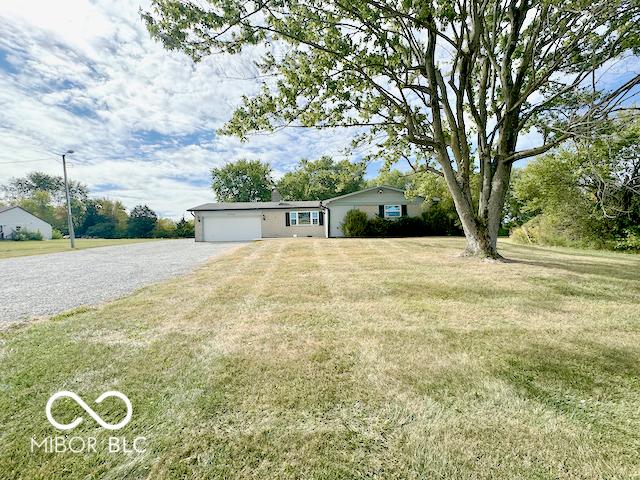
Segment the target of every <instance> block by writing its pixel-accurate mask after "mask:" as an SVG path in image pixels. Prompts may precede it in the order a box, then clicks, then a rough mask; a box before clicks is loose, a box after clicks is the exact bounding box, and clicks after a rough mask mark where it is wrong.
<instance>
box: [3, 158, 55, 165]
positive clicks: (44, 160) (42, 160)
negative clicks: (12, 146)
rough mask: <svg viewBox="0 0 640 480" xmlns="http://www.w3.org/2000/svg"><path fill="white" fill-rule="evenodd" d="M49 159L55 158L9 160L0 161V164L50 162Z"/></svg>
mask: <svg viewBox="0 0 640 480" xmlns="http://www.w3.org/2000/svg"><path fill="white" fill-rule="evenodd" d="M51 160H57V159H55V158H43V159H41V160H14V161H11V162H0V165H6V164H8V163H35V162H50V161H51Z"/></svg>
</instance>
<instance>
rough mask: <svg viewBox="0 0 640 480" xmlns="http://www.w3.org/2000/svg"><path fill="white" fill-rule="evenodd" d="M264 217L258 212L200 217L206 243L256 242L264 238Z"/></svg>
mask: <svg viewBox="0 0 640 480" xmlns="http://www.w3.org/2000/svg"><path fill="white" fill-rule="evenodd" d="M261 221H262V216H260V215H257V214H256V212H207V213H206V214H204V215H201V216H200V222H201V223H202V239H203V241H205V242H233V241H242V240H256V239H258V238H260V237H261V236H262V232H261V228H262V225H261Z"/></svg>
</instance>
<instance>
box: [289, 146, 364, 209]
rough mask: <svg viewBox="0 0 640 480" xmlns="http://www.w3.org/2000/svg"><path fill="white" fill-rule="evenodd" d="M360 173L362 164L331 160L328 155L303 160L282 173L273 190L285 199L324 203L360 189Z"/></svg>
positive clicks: (362, 176)
mask: <svg viewBox="0 0 640 480" xmlns="http://www.w3.org/2000/svg"><path fill="white" fill-rule="evenodd" d="M364 171H365V165H364V164H363V163H351V162H349V161H348V160H342V161H335V160H333V159H332V158H331V157H329V156H323V157H321V158H319V159H318V160H307V159H304V158H303V159H301V160H300V161H299V162H298V165H297V167H296V168H295V169H294V170H293V171H291V172H287V173H285V174H284V176H283V177H282V178H281V179H280V181H279V182H278V184H277V189H278V192H280V194H281V195H282V198H284V199H285V200H326V199H327V198H331V197H336V196H338V195H346V194H347V193H352V192H356V191H358V190H360V189H361V188H362V187H363V186H364V180H363V179H364Z"/></svg>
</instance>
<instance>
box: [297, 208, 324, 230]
mask: <svg viewBox="0 0 640 480" xmlns="http://www.w3.org/2000/svg"><path fill="white" fill-rule="evenodd" d="M299 213H308V214H309V222H310V223H302V224H301V223H299V222H298V214H299ZM314 214H315V217H314ZM314 220H315V222H316V223H313V222H314ZM289 226H290V227H319V226H320V210H291V211H290V212H289Z"/></svg>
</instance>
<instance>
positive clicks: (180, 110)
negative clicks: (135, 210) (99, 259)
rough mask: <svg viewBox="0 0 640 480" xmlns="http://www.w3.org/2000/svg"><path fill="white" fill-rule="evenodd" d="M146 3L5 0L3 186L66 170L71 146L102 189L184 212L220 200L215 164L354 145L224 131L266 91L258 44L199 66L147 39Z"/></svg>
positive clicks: (81, 169)
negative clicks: (243, 105)
mask: <svg viewBox="0 0 640 480" xmlns="http://www.w3.org/2000/svg"><path fill="white" fill-rule="evenodd" d="M141 6H142V7H143V8H144V7H145V6H146V4H141V3H140V2H137V1H131V0H116V1H108V0H97V1H95V2H89V1H81V0H72V1H69V0H68V1H65V2H64V3H63V4H61V3H59V2H49V1H44V0H41V1H32V2H29V3H28V6H27V4H25V2H23V1H18V0H4V1H3V6H2V10H1V11H0V105H1V106H2V116H1V117H0V147H2V150H1V153H0V162H2V163H0V169H1V171H2V174H1V175H0V182H4V181H6V180H7V179H8V178H9V177H12V176H19V175H24V174H25V173H27V172H29V171H32V170H35V169H38V170H43V171H47V172H50V173H57V174H59V173H60V170H61V166H60V164H59V162H58V161H56V157H55V155H53V153H55V152H61V151H65V150H67V149H69V148H71V149H73V150H75V151H76V154H74V155H73V156H71V157H70V169H69V170H70V172H69V173H70V176H71V177H72V178H74V179H75V180H79V181H82V182H85V183H87V184H88V185H89V187H90V189H91V190H93V191H94V193H95V194H96V195H100V196H103V195H106V196H110V197H113V198H115V199H121V200H123V201H124V203H125V205H127V206H128V207H130V208H131V207H133V206H134V205H136V204H137V203H147V204H148V205H149V206H150V207H151V208H153V209H156V210H157V211H158V212H159V213H161V214H162V215H170V216H173V217H180V216H181V215H182V214H183V212H184V210H185V209H186V208H189V207H191V206H193V205H195V204H198V203H201V202H203V201H210V200H211V197H212V194H211V192H210V190H209V188H208V186H207V183H208V179H209V171H210V169H211V168H212V167H214V166H216V165H220V164H223V163H225V162H228V161H231V160H234V159H237V158H239V157H247V158H259V159H261V160H264V161H268V162H271V164H272V166H273V167H274V171H275V174H276V175H281V174H282V173H283V172H284V171H286V170H288V169H290V168H291V167H292V166H293V164H294V163H295V162H296V161H297V160H298V159H299V158H301V157H307V158H316V157H318V156H320V155H322V154H334V155H338V154H339V152H340V150H341V149H342V147H343V146H344V145H346V143H347V142H348V140H349V137H348V133H347V132H345V131H329V130H327V131H324V130H323V131H308V130H306V131H302V130H298V129H293V130H282V131H279V132H277V133H274V134H272V135H256V136H254V137H252V138H251V139H250V140H249V141H248V142H246V143H241V142H239V141H238V140H237V139H234V138H226V137H217V136H215V135H214V133H213V132H214V131H215V129H216V128H218V127H220V126H222V125H223V124H224V123H225V122H226V121H227V120H228V119H229V117H230V116H231V114H232V112H233V110H234V109H235V108H236V107H237V106H238V105H239V103H240V100H241V97H242V95H243V94H247V95H251V94H253V93H255V92H256V91H257V89H258V88H259V83H258V82H257V81H256V80H253V79H252V77H255V76H256V74H257V72H256V70H255V68H254V66H253V60H254V59H256V58H257V57H258V56H259V55H260V51H259V50H249V51H247V52H243V54H242V55H240V56H236V57H231V56H225V55H216V56H212V57H210V58H207V59H205V60H204V61H202V62H201V63H199V64H197V65H194V64H193V62H192V61H191V60H190V59H189V58H187V57H186V56H185V55H183V54H180V53H175V52H167V51H165V50H164V49H163V48H162V47H161V46H160V45H159V44H157V43H156V42H154V41H152V40H151V39H150V38H149V35H148V33H147V32H146V29H145V27H144V25H143V23H142V20H141V19H140V17H139V9H140V7H141ZM47 159H49V160H47ZM33 160H42V161H38V162H34V161H33ZM11 161H13V162H21V163H6V162H11Z"/></svg>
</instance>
